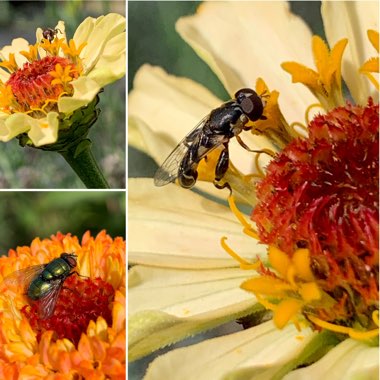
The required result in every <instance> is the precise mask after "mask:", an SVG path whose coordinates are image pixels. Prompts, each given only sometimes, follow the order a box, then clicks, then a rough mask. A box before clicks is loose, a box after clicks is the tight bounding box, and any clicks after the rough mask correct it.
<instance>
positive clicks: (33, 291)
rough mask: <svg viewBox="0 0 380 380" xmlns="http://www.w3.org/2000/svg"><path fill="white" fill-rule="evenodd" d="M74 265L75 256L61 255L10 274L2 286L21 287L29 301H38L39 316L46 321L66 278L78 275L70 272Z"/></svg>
mask: <svg viewBox="0 0 380 380" xmlns="http://www.w3.org/2000/svg"><path fill="white" fill-rule="evenodd" d="M76 265H77V255H75V254H74V253H62V254H61V256H60V257H57V258H56V259H54V260H52V261H50V262H49V263H47V264H40V265H33V266H31V267H27V268H24V269H20V270H18V271H16V272H13V273H11V274H10V275H9V276H7V277H5V278H4V281H3V284H4V285H5V286H6V287H7V288H12V287H14V286H22V287H23V288H24V291H25V293H26V295H27V297H28V298H29V299H30V300H32V301H39V316H40V318H41V319H46V318H49V317H50V316H51V315H52V314H53V312H54V308H55V305H56V303H57V299H58V295H59V293H60V291H61V288H62V286H63V283H64V282H65V280H66V278H67V277H69V276H71V275H73V274H74V273H76V274H78V273H77V272H75V271H74V272H72V270H73V269H74V268H75V267H76Z"/></svg>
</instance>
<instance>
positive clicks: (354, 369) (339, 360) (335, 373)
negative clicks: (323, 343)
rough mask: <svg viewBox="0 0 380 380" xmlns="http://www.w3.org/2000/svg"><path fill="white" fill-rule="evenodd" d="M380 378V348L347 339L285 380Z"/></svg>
mask: <svg viewBox="0 0 380 380" xmlns="http://www.w3.org/2000/svg"><path fill="white" fill-rule="evenodd" d="M378 376H379V347H370V346H368V345H367V344H365V343H361V342H358V341H355V340H353V339H346V340H345V341H344V342H342V343H340V344H339V345H337V346H336V347H334V348H333V349H332V350H331V351H329V352H328V353H327V354H326V355H324V356H323V357H322V359H320V360H318V361H317V362H316V363H314V364H312V365H310V366H307V367H305V368H300V369H297V370H295V371H293V372H290V373H289V374H288V375H286V376H285V377H284V380H304V379H308V380H320V379H329V380H341V379H345V380H358V379H362V380H377V379H378Z"/></svg>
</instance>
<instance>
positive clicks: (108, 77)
mask: <svg viewBox="0 0 380 380" xmlns="http://www.w3.org/2000/svg"><path fill="white" fill-rule="evenodd" d="M125 68H126V64H125V33H120V34H118V35H117V36H115V37H113V38H112V39H111V40H110V41H109V42H108V43H107V45H106V46H105V49H104V51H103V54H102V55H101V56H100V58H99V59H98V62H97V64H96V66H95V67H94V68H93V69H92V70H91V71H90V73H89V74H88V77H89V78H91V79H93V80H95V81H96V82H97V83H98V84H99V86H101V87H104V86H106V85H107V84H109V83H112V82H114V81H116V80H117V79H120V78H122V77H123V76H124V75H125Z"/></svg>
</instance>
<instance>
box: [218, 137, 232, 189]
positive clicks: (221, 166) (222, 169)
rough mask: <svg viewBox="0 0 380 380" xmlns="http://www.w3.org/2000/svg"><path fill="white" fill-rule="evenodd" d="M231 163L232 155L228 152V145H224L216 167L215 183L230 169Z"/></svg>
mask: <svg viewBox="0 0 380 380" xmlns="http://www.w3.org/2000/svg"><path fill="white" fill-rule="evenodd" d="M229 162H230V154H229V152H228V144H224V149H223V150H222V153H220V156H219V159H218V162H217V163H216V167H215V181H217V182H219V181H220V180H221V179H222V178H223V177H224V175H225V174H226V171H227V169H228V164H229Z"/></svg>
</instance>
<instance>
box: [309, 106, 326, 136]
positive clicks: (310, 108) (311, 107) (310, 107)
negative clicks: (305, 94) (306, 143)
mask: <svg viewBox="0 0 380 380" xmlns="http://www.w3.org/2000/svg"><path fill="white" fill-rule="evenodd" d="M313 108H322V109H323V107H322V104H321V103H313V104H310V105H309V106H308V107H307V108H306V111H305V120H306V125H309V124H310V121H311V120H310V111H311V110H312V109H313ZM306 130H307V128H306Z"/></svg>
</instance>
